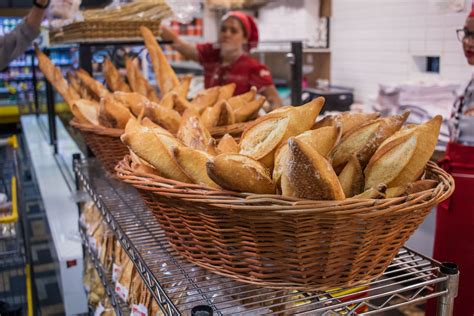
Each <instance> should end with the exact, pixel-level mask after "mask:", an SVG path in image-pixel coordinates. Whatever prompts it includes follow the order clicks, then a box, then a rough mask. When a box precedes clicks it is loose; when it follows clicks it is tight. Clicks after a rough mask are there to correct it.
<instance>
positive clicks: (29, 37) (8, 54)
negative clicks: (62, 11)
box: [0, 0, 49, 70]
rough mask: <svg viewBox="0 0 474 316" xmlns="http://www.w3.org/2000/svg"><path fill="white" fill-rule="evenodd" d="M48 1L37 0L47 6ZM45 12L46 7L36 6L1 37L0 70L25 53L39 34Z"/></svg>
mask: <svg viewBox="0 0 474 316" xmlns="http://www.w3.org/2000/svg"><path fill="white" fill-rule="evenodd" d="M48 2H49V1H48V0H37V3H39V4H41V5H45V6H46V5H47V4H48ZM45 12H46V10H45V9H41V8H39V7H36V6H34V7H33V8H32V9H31V10H30V12H29V13H28V15H27V16H26V17H25V20H24V21H22V22H21V23H20V24H18V26H17V27H16V28H15V29H14V30H13V31H11V32H10V33H8V34H5V35H4V36H2V37H0V70H3V69H4V68H6V67H7V66H8V64H9V63H10V61H12V60H13V59H15V58H17V57H18V56H20V55H21V54H23V53H24V52H25V51H26V50H27V49H28V46H30V44H31V42H33V40H34V39H35V38H36V37H37V36H38V35H39V33H40V26H41V21H43V18H44V15H45Z"/></svg>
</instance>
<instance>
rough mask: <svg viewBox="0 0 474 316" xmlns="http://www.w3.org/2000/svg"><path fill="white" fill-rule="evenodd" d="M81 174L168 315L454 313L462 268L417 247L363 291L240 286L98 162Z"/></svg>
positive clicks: (79, 166)
mask: <svg viewBox="0 0 474 316" xmlns="http://www.w3.org/2000/svg"><path fill="white" fill-rule="evenodd" d="M74 172H75V175H76V179H77V182H78V183H79V184H80V187H81V188H82V189H83V190H84V191H86V192H87V193H88V194H89V195H90V197H91V198H92V200H93V201H94V202H95V203H96V205H97V207H98V209H99V210H100V212H101V213H102V215H103V217H104V219H105V221H106V222H107V223H108V225H109V227H110V229H111V230H112V231H113V232H114V234H115V236H116V237H117V239H118V240H119V241H120V243H121V244H122V246H123V248H124V249H125V251H126V252H127V254H128V255H129V257H130V259H131V260H132V261H133V263H134V265H135V267H136V268H137V270H138V272H139V273H140V275H141V277H142V279H143V281H144V282H145V284H146V286H147V287H148V289H149V290H150V291H151V293H152V294H153V297H154V298H155V299H156V300H157V302H158V305H159V306H160V308H161V310H162V312H163V313H164V314H165V315H181V314H189V313H190V310H191V309H192V308H193V307H195V306H198V305H207V308H212V310H213V312H214V314H215V315H230V314H232V315H234V314H245V315H261V314H272V315H290V314H291V315H293V314H298V315H315V314H316V315H374V314H377V313H379V312H382V311H386V310H390V309H394V308H397V307H400V306H404V305H408V304H413V303H416V302H421V301H425V300H427V299H431V298H438V315H440V316H449V315H452V305H453V300H454V298H455V297H456V295H457V284H458V277H459V274H458V271H457V269H456V268H455V267H452V266H450V265H443V264H441V263H439V262H437V261H434V260H432V259H429V258H427V257H425V256H423V255H421V254H419V253H417V252H415V251H413V250H411V249H408V248H402V249H401V250H400V252H399V253H398V255H397V256H396V257H395V259H394V260H393V262H392V263H391V264H390V266H389V267H388V269H387V270H386V271H385V273H384V274H383V275H382V276H381V277H380V278H378V279H376V280H373V281H371V282H368V283H367V284H364V285H363V286H358V287H357V288H356V287H353V288H346V289H334V290H332V291H327V292H318V293H303V292H300V291H289V290H279V289H269V288H263V287H258V286H255V285H249V284H245V283H240V282H237V281H235V280H232V279H230V278H226V277H223V276H219V275H216V274H213V273H210V272H208V271H206V270H204V269H202V268H199V267H197V266H195V265H193V264H192V263H189V262H187V261H186V260H184V259H182V258H181V257H180V256H179V254H178V253H177V252H176V251H175V250H173V248H172V247H171V246H170V245H169V243H168V242H167V240H166V237H165V235H164V232H163V231H162V229H161V228H160V226H159V225H158V224H157V223H156V222H155V219H154V217H153V215H152V213H151V212H150V211H149V210H148V209H147V207H146V206H145V205H144V203H143V202H142V200H141V197H140V195H139V194H138V192H137V191H136V190H135V189H134V188H132V187H131V186H128V185H126V184H124V183H121V182H119V181H118V180H116V179H114V178H113V177H111V176H110V175H109V174H106V173H105V171H104V170H103V169H102V167H101V166H100V164H99V163H98V162H97V161H96V160H94V159H87V160H85V159H83V160H81V159H76V160H75V161H74ZM348 290H352V292H347V291H348ZM362 309H363V310H364V311H363V312H359V313H357V312H356V311H357V310H359V311H360V310H362Z"/></svg>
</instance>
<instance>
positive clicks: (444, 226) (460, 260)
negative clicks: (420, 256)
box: [427, 10, 474, 315]
mask: <svg viewBox="0 0 474 316" xmlns="http://www.w3.org/2000/svg"><path fill="white" fill-rule="evenodd" d="M457 32H458V38H459V40H460V41H462V44H463V49H464V55H465V56H466V59H467V62H468V63H469V64H470V65H474V10H473V11H472V12H471V14H470V15H469V16H468V18H467V19H466V23H465V25H464V28H463V29H460V30H458V31H457ZM473 115H474V80H471V82H470V83H469V85H468V86H467V88H466V90H465V91H464V95H463V96H462V97H460V98H459V99H458V100H457V102H456V104H455V107H454V111H453V116H452V118H451V122H450V134H451V141H450V142H449V144H448V147H447V149H446V156H445V158H444V160H443V161H442V162H441V165H442V167H443V168H444V169H445V170H446V171H448V172H449V173H450V174H451V175H452V176H453V177H454V181H455V186H456V189H455V191H454V193H453V195H452V196H451V197H450V198H449V199H448V200H446V201H445V202H443V203H441V204H440V205H439V206H438V211H437V214H436V234H435V246H434V258H435V259H437V260H439V261H449V262H454V263H456V264H457V265H458V267H459V291H458V296H457V298H456V299H455V300H454V315H474V290H473V288H472V285H473V284H474V116H473ZM430 307H432V306H430ZM430 309H431V308H430ZM427 314H428V315H434V311H433V310H430V311H429V313H427Z"/></svg>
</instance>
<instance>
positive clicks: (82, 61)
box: [79, 44, 93, 76]
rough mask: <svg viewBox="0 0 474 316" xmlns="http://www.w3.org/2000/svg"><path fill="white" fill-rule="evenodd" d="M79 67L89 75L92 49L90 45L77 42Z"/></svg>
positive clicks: (90, 72)
mask: <svg viewBox="0 0 474 316" xmlns="http://www.w3.org/2000/svg"><path fill="white" fill-rule="evenodd" d="M79 67H81V68H82V69H84V70H85V71H87V72H88V73H89V74H90V75H91V76H92V75H93V73H92V49H91V46H90V45H87V44H79Z"/></svg>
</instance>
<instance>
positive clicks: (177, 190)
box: [115, 155, 455, 216]
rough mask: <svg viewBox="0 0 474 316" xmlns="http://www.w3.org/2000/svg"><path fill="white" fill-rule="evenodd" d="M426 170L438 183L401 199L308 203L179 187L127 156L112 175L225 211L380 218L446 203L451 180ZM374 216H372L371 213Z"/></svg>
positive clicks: (432, 166)
mask: <svg viewBox="0 0 474 316" xmlns="http://www.w3.org/2000/svg"><path fill="white" fill-rule="evenodd" d="M427 169H428V170H430V171H431V172H432V173H433V174H434V175H435V176H436V177H437V178H438V179H437V180H438V181H439V182H438V185H437V186H436V187H434V188H432V189H428V190H425V191H420V192H416V193H412V194H409V195H405V196H400V197H393V198H385V199H354V198H347V199H344V200H324V201H323V200H309V199H302V198H295V197H287V196H282V195H277V194H254V193H243V192H235V191H228V190H223V189H215V188H210V187H206V186H203V185H199V184H190V183H183V182H179V181H175V180H171V179H168V178H164V177H160V176H158V175H154V174H149V173H144V172H141V171H136V170H134V169H132V167H131V158H130V155H126V156H125V157H124V158H123V159H122V160H121V161H119V163H118V164H117V165H116V166H115V171H116V175H117V177H118V178H119V179H121V180H122V181H124V182H126V183H129V184H131V185H133V186H134V187H135V188H137V189H141V190H145V191H150V192H152V193H154V194H157V195H160V196H166V197H168V198H178V199H180V200H184V201H187V202H192V203H204V204H208V205H212V206H213V207H217V208H220V209H222V210H228V211H259V212H277V213H282V214H283V213H286V214H288V213H293V214H298V213H308V212H319V213H325V214H338V215H348V214H357V215H360V216H373V215H374V214H375V213H376V214H377V215H380V214H381V213H385V212H407V211H412V210H416V209H420V208H427V207H432V206H434V205H436V204H438V203H440V202H441V201H444V200H446V199H447V198H448V197H449V196H450V195H451V194H452V192H453V191H454V187H455V184H454V179H453V178H452V176H451V175H450V174H448V173H447V172H446V171H444V170H443V169H441V168H440V167H438V166H437V165H436V164H435V163H434V162H431V161H429V162H428V164H427ZM374 210H375V211H376V212H373V211H374Z"/></svg>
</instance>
